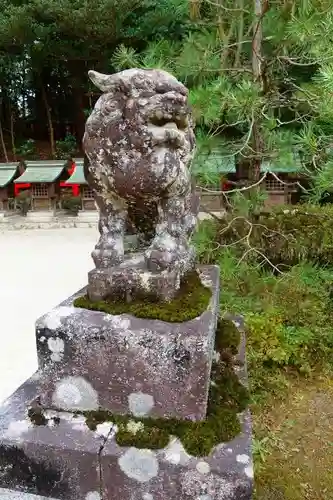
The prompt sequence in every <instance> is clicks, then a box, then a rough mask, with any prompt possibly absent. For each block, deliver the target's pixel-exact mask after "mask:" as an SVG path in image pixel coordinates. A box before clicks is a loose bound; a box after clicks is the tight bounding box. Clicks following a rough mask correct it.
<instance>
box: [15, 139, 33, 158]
mask: <svg viewBox="0 0 333 500" xmlns="http://www.w3.org/2000/svg"><path fill="white" fill-rule="evenodd" d="M16 154H17V155H18V156H21V157H22V158H24V159H25V160H34V159H36V156H37V151H36V143H35V141H34V139H27V140H26V141H23V142H22V143H21V144H20V145H19V146H17V147H16Z"/></svg>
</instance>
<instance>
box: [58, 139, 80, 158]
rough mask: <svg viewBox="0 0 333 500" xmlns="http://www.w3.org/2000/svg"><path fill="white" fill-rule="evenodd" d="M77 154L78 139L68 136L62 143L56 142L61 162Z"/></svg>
mask: <svg viewBox="0 0 333 500" xmlns="http://www.w3.org/2000/svg"><path fill="white" fill-rule="evenodd" d="M76 152H77V142H76V138H75V137H74V136H73V135H71V134H68V135H66V137H65V139H63V140H62V141H57V142H56V154H57V158H59V159H60V160H68V159H69V158H73V156H75V154H76Z"/></svg>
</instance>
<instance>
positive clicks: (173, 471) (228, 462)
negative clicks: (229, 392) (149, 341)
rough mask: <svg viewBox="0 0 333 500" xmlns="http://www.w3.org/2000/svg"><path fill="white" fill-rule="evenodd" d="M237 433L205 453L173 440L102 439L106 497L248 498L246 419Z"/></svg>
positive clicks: (249, 463) (145, 499) (250, 471)
mask: <svg viewBox="0 0 333 500" xmlns="http://www.w3.org/2000/svg"><path fill="white" fill-rule="evenodd" d="M241 419H242V424H243V425H242V427H243V430H242V433H241V434H240V435H239V436H238V437H237V438H236V439H234V440H233V441H231V442H229V443H221V444H220V445H219V446H217V447H216V448H215V449H214V450H212V452H211V454H210V455H209V456H208V457H204V458H202V457H200V458H197V457H193V456H190V455H188V454H187V453H186V451H185V450H184V448H183V446H182V444H181V442H180V441H179V440H178V439H171V440H170V443H169V445H168V446H167V447H166V448H164V449H163V450H158V451H156V450H147V449H137V448H120V447H119V446H118V445H117V444H116V443H115V440H114V439H109V440H107V442H106V444H105V446H104V448H103V451H102V453H101V471H102V477H103V490H102V497H103V499H105V500H109V499H114V498H118V499H119V500H251V499H252V493H253V465H252V457H251V420H250V415H249V413H247V412H246V413H245V414H244V415H242V417H241Z"/></svg>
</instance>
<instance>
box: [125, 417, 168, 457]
mask: <svg viewBox="0 0 333 500" xmlns="http://www.w3.org/2000/svg"><path fill="white" fill-rule="evenodd" d="M169 439H170V436H169V433H168V431H167V430H166V429H163V428H161V427H157V426H156V425H154V424H152V423H151V422H150V425H149V426H144V427H143V428H142V430H139V431H137V432H136V433H135V434H134V433H133V432H131V431H129V430H128V429H127V425H126V424H125V423H122V424H121V425H120V426H119V428H118V432H117V437H116V440H117V443H118V444H119V446H134V447H136V448H140V449H144V448H150V449H151V450H160V449H162V448H164V447H165V446H167V444H168V442H169Z"/></svg>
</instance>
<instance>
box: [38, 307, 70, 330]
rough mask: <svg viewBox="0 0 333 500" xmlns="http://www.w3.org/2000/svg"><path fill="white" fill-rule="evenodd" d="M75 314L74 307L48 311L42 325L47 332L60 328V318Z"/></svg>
mask: <svg viewBox="0 0 333 500" xmlns="http://www.w3.org/2000/svg"><path fill="white" fill-rule="evenodd" d="M75 312H76V310H75V307H68V306H60V307H57V308H56V309H53V311H50V312H49V313H48V315H47V316H46V317H45V319H44V324H45V326H46V328H48V329H49V330H56V329H57V328H60V327H61V318H67V316H70V315H71V314H74V313H75Z"/></svg>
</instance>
